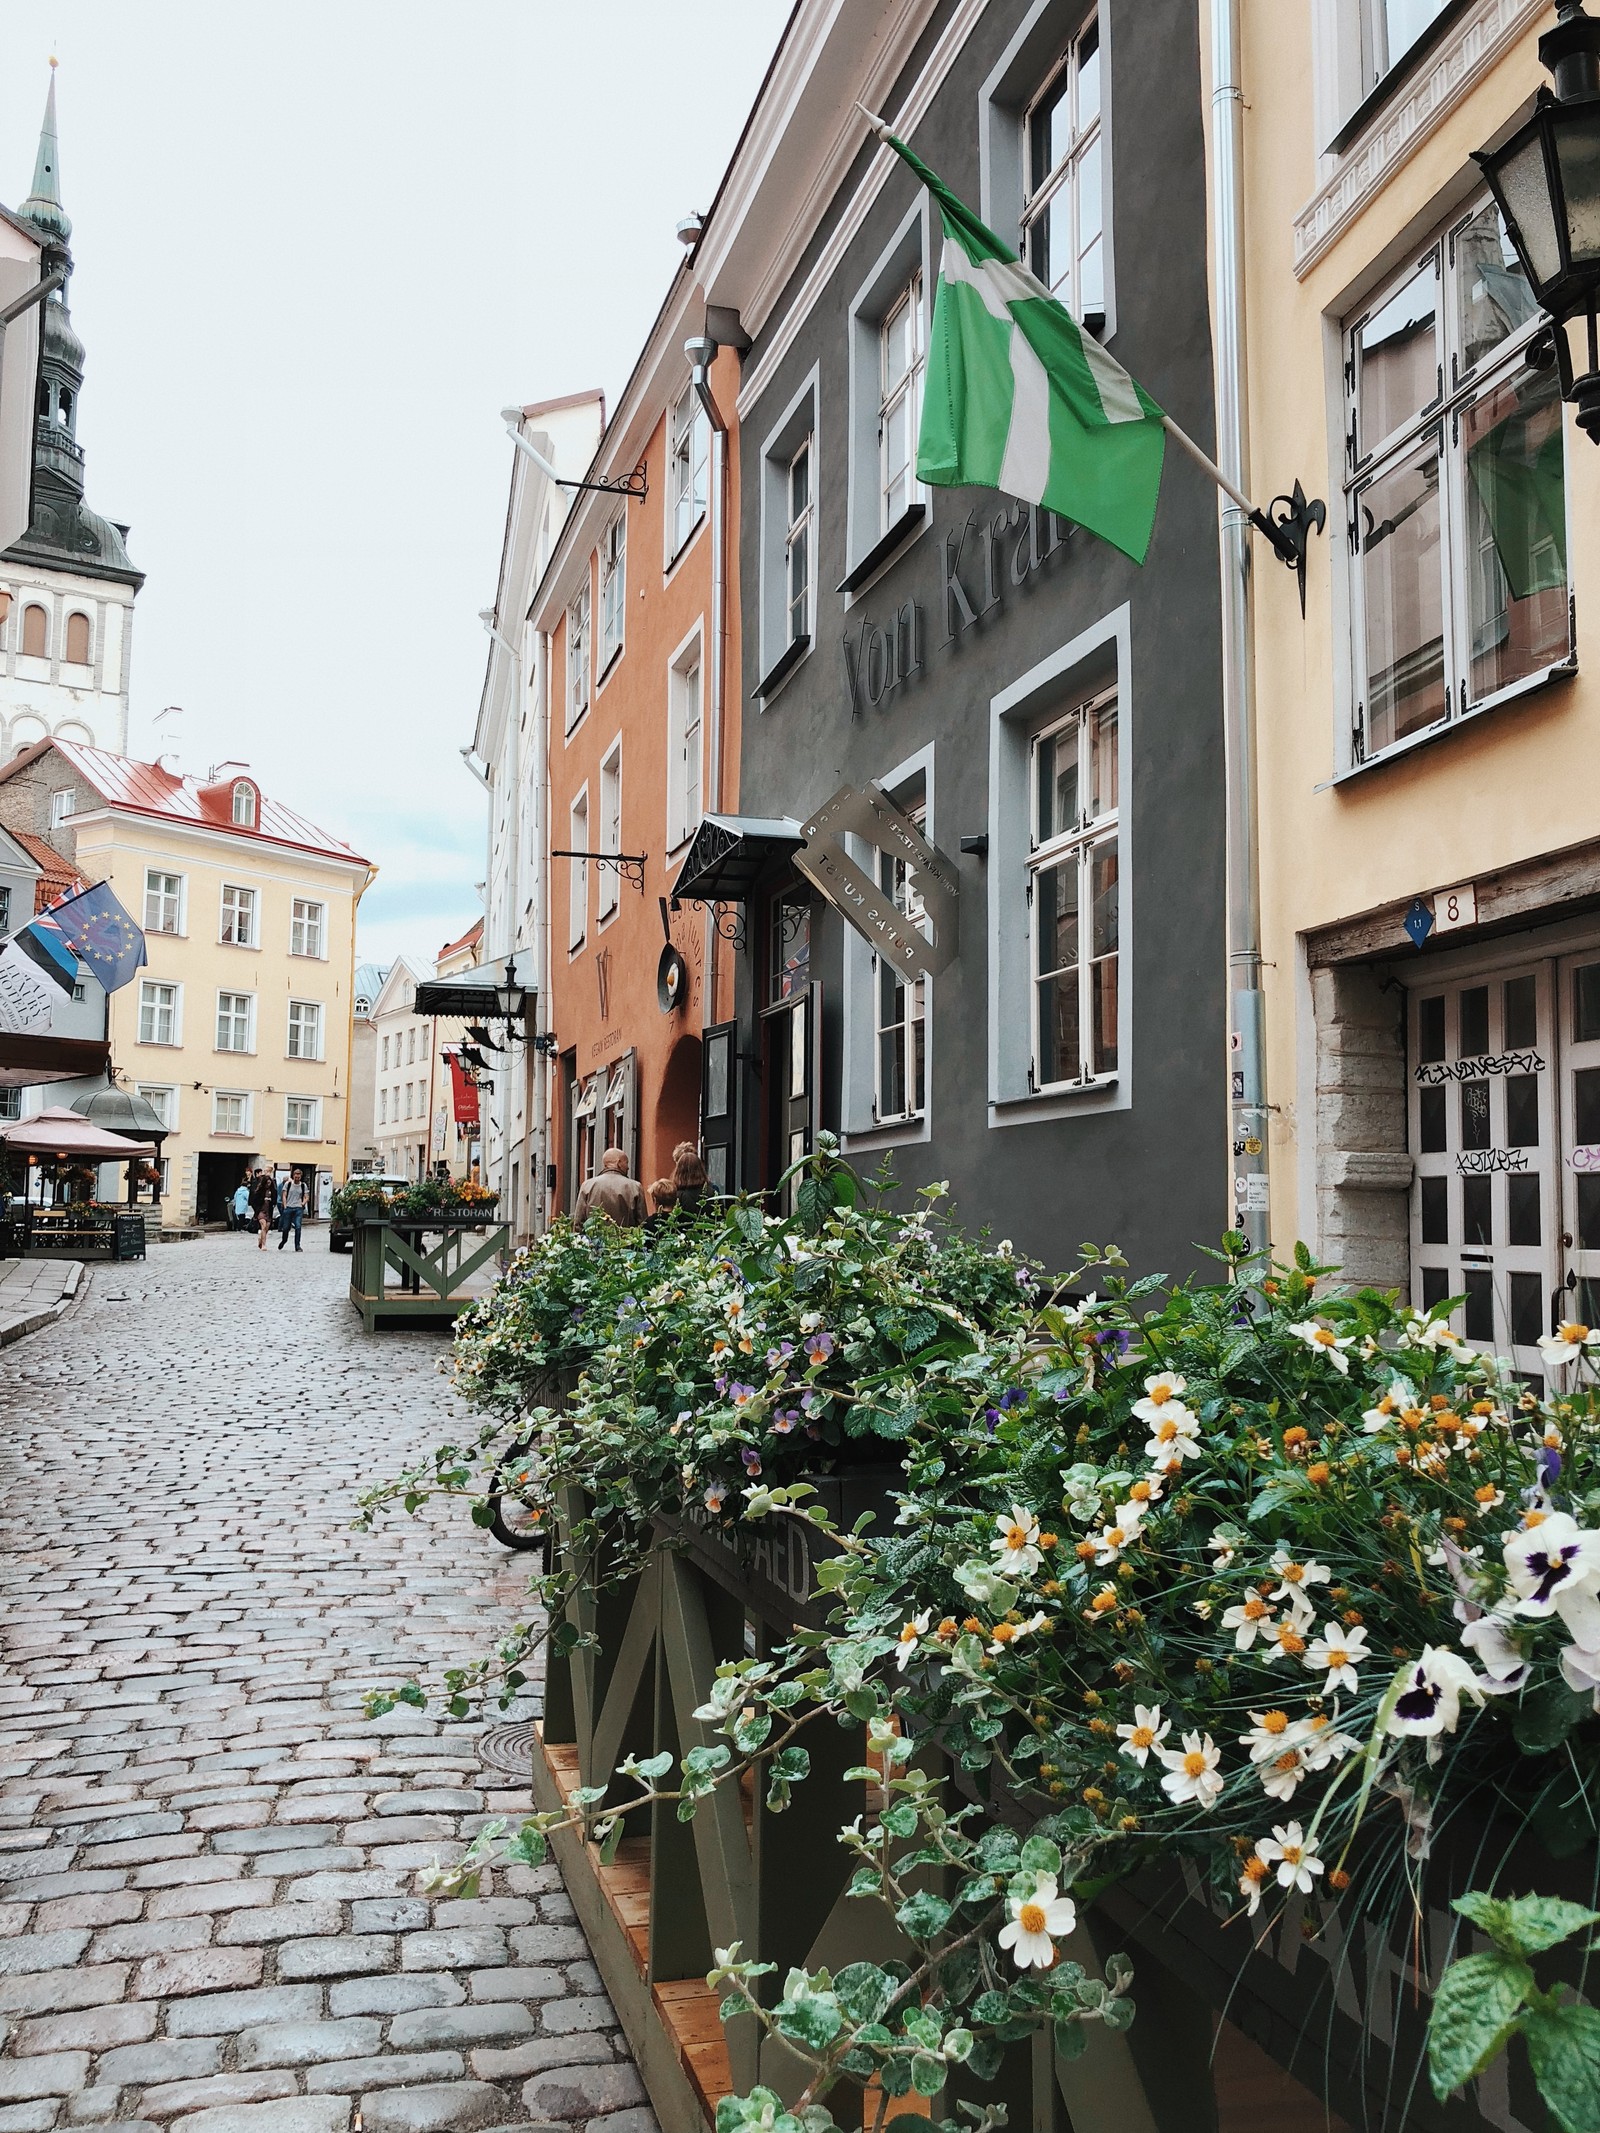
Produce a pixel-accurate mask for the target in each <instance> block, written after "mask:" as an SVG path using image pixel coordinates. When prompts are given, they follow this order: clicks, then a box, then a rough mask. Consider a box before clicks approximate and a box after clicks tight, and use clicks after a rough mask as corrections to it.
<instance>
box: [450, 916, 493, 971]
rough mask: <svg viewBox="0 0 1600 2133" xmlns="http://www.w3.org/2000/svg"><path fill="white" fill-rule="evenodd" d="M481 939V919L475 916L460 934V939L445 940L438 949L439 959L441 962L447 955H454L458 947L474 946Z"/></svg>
mask: <svg viewBox="0 0 1600 2133" xmlns="http://www.w3.org/2000/svg"><path fill="white" fill-rule="evenodd" d="M482 939H483V920H482V919H481V918H475V919H474V920H473V922H472V924H471V925H470V926H469V927H468V928H467V930H466V932H465V933H463V934H462V936H461V938H460V940H458V941H446V942H445V944H444V946H443V947H442V948H441V949H440V950H439V959H440V961H441V962H442V961H443V960H444V958H445V957H446V956H447V955H454V954H455V953H456V951H457V950H458V949H460V948H476V947H477V945H478V943H479V942H480V941H481V940H482Z"/></svg>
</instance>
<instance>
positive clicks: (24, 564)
mask: <svg viewBox="0 0 1600 2133" xmlns="http://www.w3.org/2000/svg"><path fill="white" fill-rule="evenodd" d="M55 64H56V63H55V61H54V60H53V59H52V60H51V62H50V70H51V71H50V92H49V95H48V97H47V99H46V101H45V107H44V125H43V128H42V129H41V131H40V135H39V154H38V160H37V161H36V163H35V165H34V171H33V190H32V192H31V193H30V194H29V195H28V197H27V199H26V200H24V201H23V203H22V205H21V207H20V208H18V210H17V213H18V216H19V217H20V218H21V219H22V220H23V221H25V222H28V223H30V224H31V225H32V226H33V228H34V229H35V230H36V231H37V232H38V233H39V236H40V238H41V240H42V241H43V244H44V247H45V259H46V262H47V264H48V265H49V266H50V267H52V268H53V267H57V266H60V267H63V268H65V270H66V272H67V275H68V277H69V281H68V282H67V283H66V284H63V286H62V287H61V288H60V289H58V290H57V291H56V293H55V294H54V295H53V296H52V297H50V298H49V299H48V301H47V302H46V304H45V310H44V318H43V320H42V322H41V330H40V355H39V397H38V405H37V408H36V410H35V419H34V433H33V509H32V515H31V520H30V523H29V526H28V530H27V532H26V533H25V534H24V535H23V536H22V538H21V540H20V541H18V542H17V543H16V545H15V546H14V547H11V548H8V549H7V550H6V551H5V552H4V554H3V555H0V759H9V758H10V757H11V756H13V755H15V754H16V752H17V750H18V749H19V748H26V747H29V746H31V745H32V743H33V742H35V741H40V740H44V739H45V738H47V737H48V736H49V735H52V734H59V735H60V736H61V737H62V738H63V739H64V740H71V741H88V742H91V743H93V745H94V746H96V747H98V748H109V749H111V750H112V751H113V752H114V753H116V754H118V755H125V754H126V753H127V747H128V663H129V651H130V648H131V642H132V636H133V601H134V595H135V594H136V593H137V592H138V590H139V587H140V586H141V585H142V584H143V583H144V573H143V572H142V571H139V570H136V569H135V568H134V566H133V564H132V562H131V561H130V560H129V557H128V551H127V548H126V546H125V545H124V542H125V536H126V534H127V530H128V529H127V527H126V526H117V525H113V524H112V523H111V522H110V520H108V519H103V518H101V517H100V516H99V515H98V513H96V512H94V511H91V510H90V509H89V507H88V505H87V504H86V503H85V502H84V500H83V447H82V446H81V445H80V444H79V442H78V398H79V395H80V393H81V392H82V390H83V343H82V341H80V340H79V338H78V336H77V333H76V332H75V331H74V329H73V324H72V315H71V313H70V311H69V310H68V308H67V295H68V289H69V287H70V276H71V273H72V253H71V251H70V249H69V247H70V244H71V239H72V224H71V222H70V221H69V220H68V217H67V213H66V210H65V209H64V208H63V207H62V205H61V164H60V155H59V150H58V147H57V142H56V78H55Z"/></svg>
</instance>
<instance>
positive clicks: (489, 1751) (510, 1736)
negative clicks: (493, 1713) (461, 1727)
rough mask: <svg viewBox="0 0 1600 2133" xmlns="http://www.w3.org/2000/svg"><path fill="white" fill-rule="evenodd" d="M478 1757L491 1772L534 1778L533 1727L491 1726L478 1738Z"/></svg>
mask: <svg viewBox="0 0 1600 2133" xmlns="http://www.w3.org/2000/svg"><path fill="white" fill-rule="evenodd" d="M478 1757H479V1760H480V1761H481V1762H485V1763H487V1764H488V1765H489V1768H490V1769H491V1770H504V1771H505V1772H506V1773H507V1774H508V1776H511V1777H515V1778H527V1779H529V1780H531V1779H532V1777H533V1727H532V1726H531V1725H521V1726H490V1727H489V1728H488V1729H487V1730H486V1731H485V1732H483V1733H481V1734H480V1735H479V1736H478Z"/></svg>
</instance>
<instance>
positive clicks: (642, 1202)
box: [572, 1141, 706, 1229]
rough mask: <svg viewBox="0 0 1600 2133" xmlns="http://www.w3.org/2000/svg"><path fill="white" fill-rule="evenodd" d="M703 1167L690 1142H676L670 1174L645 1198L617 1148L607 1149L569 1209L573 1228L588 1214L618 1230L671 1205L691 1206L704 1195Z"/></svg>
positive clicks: (665, 1212)
mask: <svg viewBox="0 0 1600 2133" xmlns="http://www.w3.org/2000/svg"><path fill="white" fill-rule="evenodd" d="M705 1190H706V1166H705V1164H704V1163H703V1162H702V1161H701V1160H700V1151H699V1149H698V1148H696V1146H695V1144H694V1142H693V1141H679V1143H678V1145H677V1147H676V1148H674V1149H673V1151H672V1175H671V1177H670V1178H657V1179H656V1181H655V1183H654V1184H653V1185H652V1186H651V1188H650V1196H649V1198H648V1199H646V1197H645V1190H644V1187H643V1186H642V1185H641V1184H640V1183H639V1181H638V1179H637V1178H630V1177H629V1175H628V1158H627V1157H626V1156H625V1155H624V1154H623V1152H622V1150H621V1149H620V1148H608V1149H607V1150H606V1152H605V1154H604V1155H603V1156H602V1157H601V1158H600V1168H599V1170H598V1171H597V1172H596V1174H595V1175H594V1176H593V1177H592V1178H586V1179H585V1180H584V1182H583V1185H582V1187H581V1189H580V1191H579V1193H578V1204H577V1206H576V1207H575V1208H574V1210H573V1214H572V1221H573V1227H574V1228H576V1229H582V1228H583V1226H584V1224H585V1223H586V1222H587V1221H588V1219H589V1217H590V1216H591V1215H604V1216H605V1217H606V1219H607V1220H608V1221H611V1222H614V1223H615V1224H616V1225H617V1227H618V1229H637V1228H638V1227H639V1225H640V1224H641V1223H642V1222H648V1221H649V1220H650V1219H651V1216H652V1215H655V1216H664V1215H668V1214H670V1213H671V1212H672V1210H673V1209H674V1208H675V1207H681V1208H684V1209H688V1208H691V1207H695V1206H697V1205H698V1204H699V1202H700V1201H701V1200H702V1199H703V1198H704V1196H705Z"/></svg>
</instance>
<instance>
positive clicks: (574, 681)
mask: <svg viewBox="0 0 1600 2133" xmlns="http://www.w3.org/2000/svg"><path fill="white" fill-rule="evenodd" d="M588 708H589V577H588V573H587V571H586V572H585V573H584V579H583V583H582V584H581V585H580V586H579V587H578V590H577V593H576V594H575V595H574V597H573V600H572V604H571V606H570V607H569V608H568V609H567V731H568V732H569V733H570V732H571V731H572V729H573V727H574V726H575V725H576V724H577V723H578V721H579V719H580V718H582V716H583V714H584V713H585V711H587V710H588Z"/></svg>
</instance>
